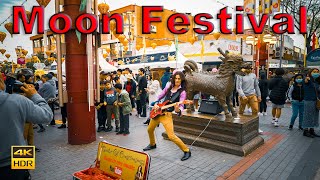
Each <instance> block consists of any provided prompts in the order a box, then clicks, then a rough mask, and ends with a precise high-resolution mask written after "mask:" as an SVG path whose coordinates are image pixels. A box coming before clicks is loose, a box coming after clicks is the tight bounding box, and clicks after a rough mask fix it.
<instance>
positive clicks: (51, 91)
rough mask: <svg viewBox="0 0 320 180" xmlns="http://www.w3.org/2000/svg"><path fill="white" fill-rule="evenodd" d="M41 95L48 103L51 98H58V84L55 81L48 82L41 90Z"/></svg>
mask: <svg viewBox="0 0 320 180" xmlns="http://www.w3.org/2000/svg"><path fill="white" fill-rule="evenodd" d="M39 94H40V95H41V96H42V97H43V98H44V99H45V100H46V101H48V100H49V99H51V98H55V97H56V83H55V82H54V80H52V79H51V80H48V81H47V82H45V83H44V84H43V85H42V87H41V88H40V89H39Z"/></svg>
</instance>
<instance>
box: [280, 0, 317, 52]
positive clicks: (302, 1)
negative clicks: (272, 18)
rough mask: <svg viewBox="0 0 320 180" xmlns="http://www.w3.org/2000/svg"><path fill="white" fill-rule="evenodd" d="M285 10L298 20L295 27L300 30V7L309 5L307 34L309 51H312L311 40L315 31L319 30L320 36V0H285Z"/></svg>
mask: <svg viewBox="0 0 320 180" xmlns="http://www.w3.org/2000/svg"><path fill="white" fill-rule="evenodd" d="M282 3H283V6H284V11H285V12H286V13H289V14H291V15H293V17H294V20H295V22H296V24H295V27H296V28H297V29H298V30H300V26H298V24H300V18H299V16H300V7H301V6H306V7H307V16H308V34H307V52H308V53H309V52H310V51H311V45H310V42H311V41H312V36H313V34H314V33H315V32H318V33H317V34H318V38H320V0H283V1H282Z"/></svg>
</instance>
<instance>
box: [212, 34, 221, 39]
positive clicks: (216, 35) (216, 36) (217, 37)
mask: <svg viewBox="0 0 320 180" xmlns="http://www.w3.org/2000/svg"><path fill="white" fill-rule="evenodd" d="M220 36H221V34H220V33H219V32H215V33H213V37H214V38H215V39H216V40H218V39H219V38H220Z"/></svg>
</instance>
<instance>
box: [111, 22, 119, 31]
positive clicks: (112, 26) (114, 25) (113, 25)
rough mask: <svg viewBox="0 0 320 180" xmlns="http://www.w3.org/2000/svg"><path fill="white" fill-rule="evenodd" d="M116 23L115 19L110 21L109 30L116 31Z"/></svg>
mask: <svg viewBox="0 0 320 180" xmlns="http://www.w3.org/2000/svg"><path fill="white" fill-rule="evenodd" d="M116 25H117V23H116V21H115V20H112V21H110V30H111V31H112V32H114V31H116Z"/></svg>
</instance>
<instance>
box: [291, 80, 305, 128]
mask: <svg viewBox="0 0 320 180" xmlns="http://www.w3.org/2000/svg"><path fill="white" fill-rule="evenodd" d="M293 81H294V83H293V84H292V85H291V86H290V89H289V91H288V97H289V100H290V101H291V104H292V116H291V122H290V125H289V130H292V128H293V125H294V121H295V120H296V119H297V117H298V114H299V129H300V130H303V128H302V127H301V125H302V121H303V111H304V89H303V88H304V85H303V75H302V74H297V75H295V76H294V78H293Z"/></svg>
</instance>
